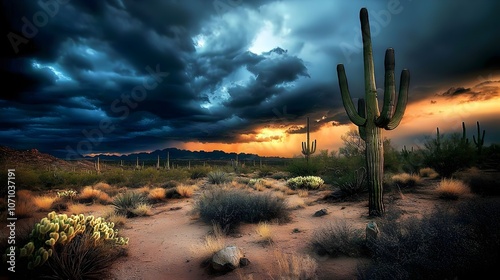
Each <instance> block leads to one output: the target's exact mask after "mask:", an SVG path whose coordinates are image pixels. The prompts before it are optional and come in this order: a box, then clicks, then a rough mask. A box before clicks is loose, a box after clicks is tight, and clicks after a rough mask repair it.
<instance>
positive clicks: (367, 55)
mask: <svg viewBox="0 0 500 280" xmlns="http://www.w3.org/2000/svg"><path fill="white" fill-rule="evenodd" d="M360 21H361V32H362V37H363V58H364V69H365V70H364V75H365V77H364V79H365V98H364V99H360V100H359V102H358V111H356V108H355V107H354V104H353V102H352V99H351V96H350V93H349V87H348V84H347V77H346V73H345V69H344V65H343V64H339V65H337V74H338V79H339V85H340V92H341V95H342V102H343V103H344V107H345V110H346V112H347V115H348V116H349V119H350V120H351V121H352V122H353V123H354V124H355V125H357V126H358V127H359V132H360V135H361V137H362V139H363V140H365V144H366V166H367V171H368V185H369V215H370V216H381V215H383V213H384V212H385V208H384V203H383V187H382V178H383V175H384V157H383V155H384V147H383V138H382V129H386V130H392V129H395V128H396V127H397V126H398V125H399V123H400V122H401V119H402V118H403V115H404V112H405V109H406V103H407V101H408V88H409V84H410V72H409V71H408V70H407V69H404V70H403V71H402V73H401V81H400V88H399V95H398V100H397V104H395V103H396V101H395V98H396V85H395V81H394V64H395V62H394V50H393V49H392V48H388V49H387V50H386V52H385V83H384V87H385V89H384V103H383V104H384V105H383V108H382V112H381V113H380V112H379V108H378V101H377V87H376V86H375V70H374V66H373V53H372V43H371V35H370V23H369V21H368V11H367V9H366V8H362V9H361V11H360Z"/></svg>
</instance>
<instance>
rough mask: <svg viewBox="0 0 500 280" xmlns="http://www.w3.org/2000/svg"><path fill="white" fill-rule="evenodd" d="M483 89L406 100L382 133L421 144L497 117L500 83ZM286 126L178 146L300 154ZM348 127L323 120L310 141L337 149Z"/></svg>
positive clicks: (298, 139)
mask: <svg viewBox="0 0 500 280" xmlns="http://www.w3.org/2000/svg"><path fill="white" fill-rule="evenodd" d="M491 79H492V80H496V81H498V80H500V76H499V77H491ZM474 82H476V83H477V81H471V82H469V83H468V85H467V84H466V85H467V86H469V87H473V88H474V87H483V90H484V85H483V86H482V85H480V84H479V85H474ZM443 88H446V87H443ZM448 88H449V87H448ZM487 90H488V91H487V92H483V95H482V96H480V97H477V96H473V97H472V98H471V97H470V96H451V97H445V96H440V95H435V96H432V97H430V98H427V99H424V100H420V101H417V102H413V103H410V104H408V106H407V108H406V112H405V115H404V117H403V120H402V122H401V124H400V125H399V126H398V127H397V128H396V129H395V130H392V131H385V132H384V133H385V134H384V136H385V137H388V138H390V139H391V141H392V143H393V145H394V146H395V147H396V148H402V146H403V145H406V146H414V147H422V145H423V142H422V139H416V138H414V139H413V140H411V139H412V137H415V136H417V135H424V136H428V137H434V136H435V133H436V127H439V129H440V131H441V133H453V132H461V129H462V127H461V124H462V122H465V123H466V125H467V127H468V129H470V130H469V131H471V130H472V129H475V123H476V121H480V122H481V121H483V120H486V119H495V118H496V119H498V120H500V110H499V109H498V108H499V107H500V82H492V83H488V88H487ZM484 94H487V95H484ZM410 95H411V90H410ZM339 98H340V97H339ZM304 123H305V120H304ZM298 125H301V124H298ZM303 125H304V124H302V126H303ZM290 127H291V125H290V126H287V127H280V128H261V129H258V130H257V131H256V133H255V134H244V135H240V136H239V137H238V139H239V140H240V142H239V143H230V144H228V143H201V142H186V143H180V144H179V145H180V148H182V149H187V150H193V151H199V150H204V151H212V150H223V151H227V152H236V153H240V152H243V153H256V154H259V155H262V156H279V157H295V156H300V155H301V143H302V142H303V141H306V136H305V133H304V134H289V133H287V129H289V128H290ZM350 129H357V127H356V126H355V125H354V124H347V125H339V126H333V125H332V123H331V122H328V123H324V124H323V125H322V126H321V127H320V128H319V130H317V131H311V141H312V140H314V139H316V140H317V151H320V150H328V151H329V152H331V151H337V150H338V148H339V147H341V146H342V144H343V143H342V140H341V138H340V137H341V135H343V134H345V133H346V132H347V131H349V130H350Z"/></svg>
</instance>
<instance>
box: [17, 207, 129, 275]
mask: <svg viewBox="0 0 500 280" xmlns="http://www.w3.org/2000/svg"><path fill="white" fill-rule="evenodd" d="M113 227H114V224H112V223H108V222H107V221H105V220H104V219H102V218H100V217H99V218H95V217H94V216H85V215H83V214H80V215H72V216H70V217H68V216H67V215H65V214H56V213H55V212H50V213H49V214H47V217H44V218H43V219H41V220H40V222H38V223H36V224H35V226H34V227H33V230H32V231H31V234H30V235H29V240H27V243H26V244H25V245H24V246H23V247H21V248H20V249H19V251H18V252H17V255H18V256H19V257H18V263H17V266H18V269H17V270H16V272H17V271H19V272H21V273H23V274H24V273H26V275H23V276H24V278H25V279H39V278H42V279H43V278H45V279H46V278H51V277H52V278H51V279H98V278H95V277H99V276H100V277H102V276H103V273H104V271H105V269H103V267H104V268H108V267H109V266H110V265H111V264H112V261H113V260H115V259H116V258H117V257H119V256H121V255H122V254H123V253H124V249H123V248H124V247H123V245H126V244H128V238H123V237H120V236H118V232H117V231H116V230H115V229H114V228H113ZM96 254H97V255H96ZM99 257H100V258H99ZM106 260H109V262H106ZM103 261H104V262H105V263H103ZM90 264H94V265H95V266H91V265H90ZM21 268H22V269H21ZM23 276H21V277H23Z"/></svg>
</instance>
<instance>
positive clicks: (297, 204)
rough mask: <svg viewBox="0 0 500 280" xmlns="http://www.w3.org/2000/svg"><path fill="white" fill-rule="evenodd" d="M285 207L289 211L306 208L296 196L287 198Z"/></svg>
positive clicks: (302, 201) (304, 203) (303, 202)
mask: <svg viewBox="0 0 500 280" xmlns="http://www.w3.org/2000/svg"><path fill="white" fill-rule="evenodd" d="M286 202H287V205H288V207H289V208H291V209H300V208H304V207H306V202H305V201H304V200H303V199H302V198H300V197H298V196H295V195H293V196H289V197H288V198H287V200H286Z"/></svg>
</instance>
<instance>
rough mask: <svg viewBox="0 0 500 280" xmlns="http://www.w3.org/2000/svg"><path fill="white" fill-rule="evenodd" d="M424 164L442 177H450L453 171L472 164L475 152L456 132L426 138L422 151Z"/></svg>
mask: <svg viewBox="0 0 500 280" xmlns="http://www.w3.org/2000/svg"><path fill="white" fill-rule="evenodd" d="M423 153H424V154H423V157H424V164H425V165H426V166H428V167H431V168H433V169H434V170H436V172H437V173H439V175H441V176H442V177H446V178H450V177H451V175H453V173H454V172H456V171H458V170H461V169H465V168H467V167H470V166H472V164H473V163H474V160H475V153H474V150H473V149H472V147H471V145H470V144H469V143H467V142H464V141H462V140H461V136H460V135H458V134H457V133H454V134H451V135H443V136H441V137H440V140H439V141H438V139H428V140H427V142H426V143H425V150H424V151H423Z"/></svg>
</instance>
